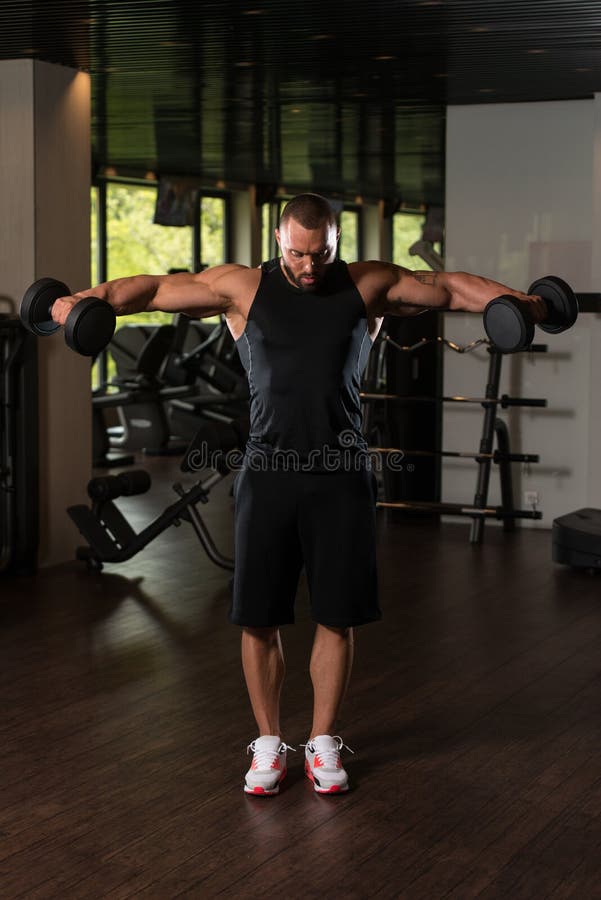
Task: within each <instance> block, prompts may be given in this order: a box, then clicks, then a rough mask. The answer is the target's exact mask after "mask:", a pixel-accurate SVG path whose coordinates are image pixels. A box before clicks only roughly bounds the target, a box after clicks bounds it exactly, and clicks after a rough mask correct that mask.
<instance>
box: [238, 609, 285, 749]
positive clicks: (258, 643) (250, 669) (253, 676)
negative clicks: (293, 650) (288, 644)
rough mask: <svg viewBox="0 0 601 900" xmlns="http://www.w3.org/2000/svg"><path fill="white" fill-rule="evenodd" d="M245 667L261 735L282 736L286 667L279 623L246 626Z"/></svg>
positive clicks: (247, 683) (244, 634)
mask: <svg viewBox="0 0 601 900" xmlns="http://www.w3.org/2000/svg"><path fill="white" fill-rule="evenodd" d="M242 668H243V670H244V677H245V679H246V687H247V689H248V696H249V697H250V702H251V706H252V710H253V714H254V717H255V719H256V720H257V726H258V728H259V735H265V734H274V735H279V734H280V694H281V691H282V682H283V681H284V672H285V667H284V653H283V651H282V641H281V639H280V632H279V629H278V628H277V626H276V627H275V628H244V629H243V631H242Z"/></svg>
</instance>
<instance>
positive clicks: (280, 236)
mask: <svg viewBox="0 0 601 900" xmlns="http://www.w3.org/2000/svg"><path fill="white" fill-rule="evenodd" d="M275 236H276V240H277V242H278V244H279V247H280V251H281V254H282V265H283V268H284V273H285V275H286V277H287V278H288V281H290V282H291V283H292V284H294V285H295V286H296V287H298V288H300V289H301V290H302V291H314V290H315V289H316V287H317V286H318V285H319V284H320V283H321V282H322V281H323V278H324V275H325V274H326V269H327V266H329V265H331V264H332V263H333V262H334V260H335V259H336V246H337V244H338V236H339V232H338V230H337V229H336V226H335V225H328V224H327V223H325V222H324V224H323V225H321V226H320V227H319V228H314V229H310V230H309V229H307V228H303V226H302V225H300V224H299V223H298V222H296V221H295V220H294V219H288V220H287V221H286V222H284V224H283V225H282V227H281V228H276V230H275Z"/></svg>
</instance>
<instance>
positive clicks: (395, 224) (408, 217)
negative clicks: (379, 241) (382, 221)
mask: <svg viewBox="0 0 601 900" xmlns="http://www.w3.org/2000/svg"><path fill="white" fill-rule="evenodd" d="M425 221H426V217H425V216H423V215H420V214H418V213H404V212H399V213H395V214H394V216H393V217H392V261H393V262H394V263H396V264H397V266H405V268H407V269H417V270H422V271H423V270H424V269H431V266H429V265H428V264H427V263H426V262H424V260H423V259H421V257H419V256H410V254H409V247H410V246H411V245H412V244H414V243H415V242H416V241H419V240H420V238H421V236H422V228H423V226H424V222H425Z"/></svg>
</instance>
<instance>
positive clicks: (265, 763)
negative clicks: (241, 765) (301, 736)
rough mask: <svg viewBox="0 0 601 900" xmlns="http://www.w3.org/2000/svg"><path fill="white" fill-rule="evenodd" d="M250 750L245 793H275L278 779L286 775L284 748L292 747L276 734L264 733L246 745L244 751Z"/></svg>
mask: <svg viewBox="0 0 601 900" xmlns="http://www.w3.org/2000/svg"><path fill="white" fill-rule="evenodd" d="M251 750H252V753H253V758H252V762H251V764H250V769H249V770H248V772H247V773H246V776H245V779H244V790H245V791H246V793H247V794H262V795H264V796H270V795H272V794H277V793H278V791H279V790H280V781H282V780H283V779H284V778H285V777H286V750H294V747H288V745H287V744H284V743H283V742H282V741H281V740H280V738H279V736H278V735H274V734H265V735H263V736H262V737H258V738H257V739H256V740H254V741H252V743H250V744H249V745H248V747H247V748H246V752H247V753H250V751H251Z"/></svg>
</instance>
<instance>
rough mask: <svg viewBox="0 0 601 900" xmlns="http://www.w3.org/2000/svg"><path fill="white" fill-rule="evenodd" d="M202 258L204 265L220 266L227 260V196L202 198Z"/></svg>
mask: <svg viewBox="0 0 601 900" xmlns="http://www.w3.org/2000/svg"><path fill="white" fill-rule="evenodd" d="M199 227H200V258H201V262H202V264H203V265H206V266H220V265H221V264H222V263H224V262H225V261H226V255H227V249H226V248H227V240H226V237H227V229H226V200H225V197H208V196H204V195H203V196H202V197H201V198H200V225H199Z"/></svg>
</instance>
